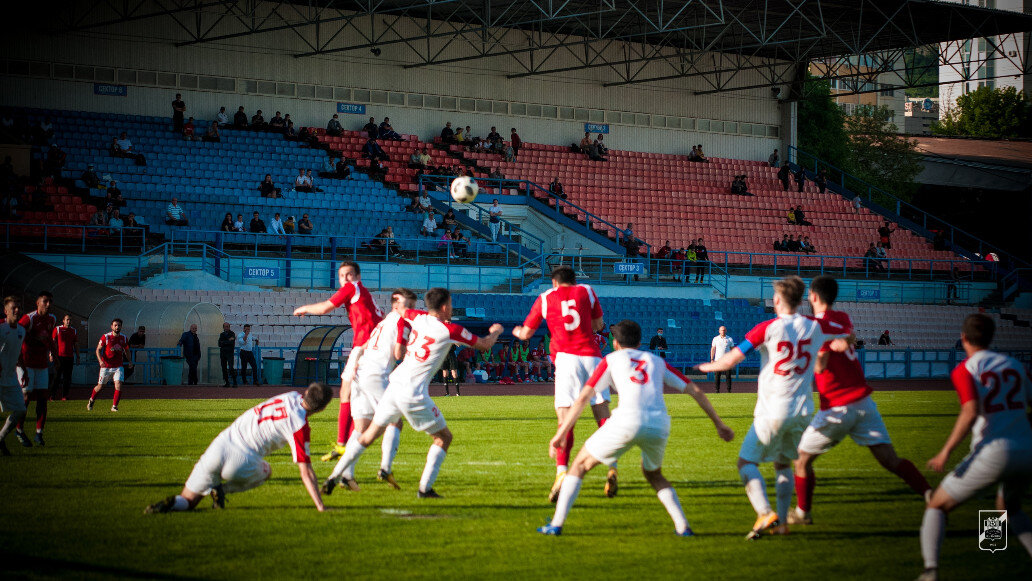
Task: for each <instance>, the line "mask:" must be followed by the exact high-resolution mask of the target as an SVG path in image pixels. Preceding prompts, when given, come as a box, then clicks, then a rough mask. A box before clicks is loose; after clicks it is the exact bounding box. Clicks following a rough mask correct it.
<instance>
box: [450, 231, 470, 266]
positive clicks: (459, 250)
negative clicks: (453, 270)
mask: <svg viewBox="0 0 1032 581" xmlns="http://www.w3.org/2000/svg"><path fill="white" fill-rule="evenodd" d="M451 240H452V251H453V252H454V253H455V254H456V255H457V256H458V257H459V258H465V257H466V253H467V251H468V249H469V238H466V237H465V236H463V234H462V232H461V231H460V230H459V227H458V226H455V227H453V228H452V231H451Z"/></svg>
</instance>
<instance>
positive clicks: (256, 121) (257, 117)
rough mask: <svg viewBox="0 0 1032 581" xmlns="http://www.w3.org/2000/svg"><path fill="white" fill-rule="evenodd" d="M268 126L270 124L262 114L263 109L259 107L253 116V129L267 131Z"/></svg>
mask: <svg viewBox="0 0 1032 581" xmlns="http://www.w3.org/2000/svg"><path fill="white" fill-rule="evenodd" d="M268 128H269V126H268V124H266V123H265V117H264V116H262V110H261V109H259V110H258V111H257V112H256V113H255V114H254V115H252V116H251V130H252V131H265V130H266V129H268Z"/></svg>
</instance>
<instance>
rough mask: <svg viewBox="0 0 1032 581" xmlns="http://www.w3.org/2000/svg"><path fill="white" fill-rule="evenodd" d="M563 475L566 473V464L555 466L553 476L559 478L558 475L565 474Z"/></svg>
mask: <svg viewBox="0 0 1032 581" xmlns="http://www.w3.org/2000/svg"><path fill="white" fill-rule="evenodd" d="M565 473H566V464H556V465H555V475H556V476H559V475H560V474H565Z"/></svg>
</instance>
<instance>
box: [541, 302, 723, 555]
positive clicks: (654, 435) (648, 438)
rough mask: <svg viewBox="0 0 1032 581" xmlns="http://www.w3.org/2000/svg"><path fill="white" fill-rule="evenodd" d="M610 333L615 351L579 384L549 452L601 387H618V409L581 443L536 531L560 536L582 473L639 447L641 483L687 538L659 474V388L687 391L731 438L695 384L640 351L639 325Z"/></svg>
mask: <svg viewBox="0 0 1032 581" xmlns="http://www.w3.org/2000/svg"><path fill="white" fill-rule="evenodd" d="M612 333H613V349H615V351H614V352H612V353H610V354H609V355H606V357H605V358H604V359H603V360H602V362H601V363H599V365H598V367H596V368H595V370H594V372H593V373H592V374H591V377H590V378H589V379H588V381H587V382H586V383H585V384H584V385H583V386H582V389H581V391H580V394H579V395H578V397H577V399H576V400H575V401H574V403H573V405H572V406H571V407H570V413H569V414H567V415H566V418H565V419H564V420H563V423H562V424H561V425H560V426H559V429H558V431H556V433H555V436H554V437H553V438H552V441H551V442H550V443H549V454H550V455H551V456H555V454H556V452H558V450H559V449H560V448H562V447H563V446H565V445H566V433H567V432H568V431H570V430H571V429H573V424H574V422H575V420H576V418H577V417H579V416H580V414H581V412H582V411H584V408H585V406H587V405H588V403H589V401H590V400H591V399H592V398H593V397H594V395H595V390H597V389H600V388H603V387H604V388H610V387H612V388H614V389H616V391H617V393H619V394H620V406H619V407H617V408H616V409H615V410H613V413H612V417H610V418H609V421H608V422H606V424H605V425H604V426H602V427H601V428H599V429H598V431H597V432H595V433H594V434H592V436H591V437H590V438H588V439H587V441H586V442H584V447H582V448H581V450H580V452H579V453H578V454H577V457H576V458H575V459H574V461H573V465H572V466H570V469H569V471H568V472H567V473H566V477H565V478H563V483H562V486H561V487H560V489H559V499H558V500H557V502H556V506H555V516H553V517H552V520H551V522H549V523H548V524H547V525H545V526H543V527H540V528H539V529H538V532H539V533H541V534H545V535H560V534H562V531H563V523H565V522H566V516H567V514H569V512H570V508H571V507H572V506H573V502H574V500H576V498H577V493H578V492H580V487H581V482H582V480H583V478H584V475H585V474H586V473H587V472H588V471H589V470H591V469H592V468H594V467H595V466H598V465H599V464H607V465H608V464H612V463H613V462H616V461H617V459H619V458H620V456H622V455H623V454H624V452H627V451H628V450H630V449H631V448H632V447H634V446H637V447H638V448H640V449H641V469H642V472H643V473H644V474H645V480H647V481H648V483H649V484H651V485H652V488H653V489H655V490H656V496H658V497H659V500H660V502H662V503H663V506H664V507H665V508H666V510H667V513H669V514H670V518H672V519H673V521H674V532H675V533H676V534H677V535H679V536H682V537H690V536H692V534H693V533H692V529H691V527H690V526H688V520H687V519H686V518H685V516H684V511H682V510H681V503H680V501H679V500H678V499H677V492H675V491H674V488H673V486H671V485H670V481H668V480H667V479H666V478H665V477H664V476H663V470H662V466H663V455H664V453H665V452H666V444H667V439H668V438H669V437H670V415H669V414H668V413H667V409H666V402H664V400H663V387H664V386H667V387H672V388H674V389H677V390H678V391H685V390H686V389H688V388H689V387H691V391H690V393H691V395H692V397H694V398H695V401H696V402H698V404H699V407H701V408H702V410H703V411H704V412H706V415H707V416H709V418H710V420H712V421H713V425H715V426H716V427H717V434H719V435H720V437H721V438H723V439H724V441H726V442H730V441H731V440H732V439H733V438H734V436H735V434H734V432H733V431H731V428H729V427H727V426H726V425H724V422H723V421H721V419H720V416H718V415H717V412H716V411H715V410H714V409H713V405H712V404H710V401H709V399H708V398H707V397H706V394H705V393H703V391H702V390H701V389H699V387H698V386H697V385H695V384H694V383H692V381H691V380H689V379H688V378H686V377H685V376H684V375H682V374H681V373H680V372H679V371H677V370H676V369H674V368H673V367H671V366H670V365H669V364H668V363H667V362H665V361H664V360H663V359H660V358H659V357H657V356H656V355H653V354H651V353H649V352H647V351H641V350H640V349H638V347H639V346H640V345H641V327H639V326H638V324H637V323H635V322H634V321H620V322H619V323H617V324H616V325H614V326H613V328H612Z"/></svg>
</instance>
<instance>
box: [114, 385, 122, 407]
mask: <svg viewBox="0 0 1032 581" xmlns="http://www.w3.org/2000/svg"><path fill="white" fill-rule="evenodd" d="M120 399H122V390H121V389H116V390H115V397H113V398H111V405H113V406H115V407H118V400H120Z"/></svg>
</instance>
